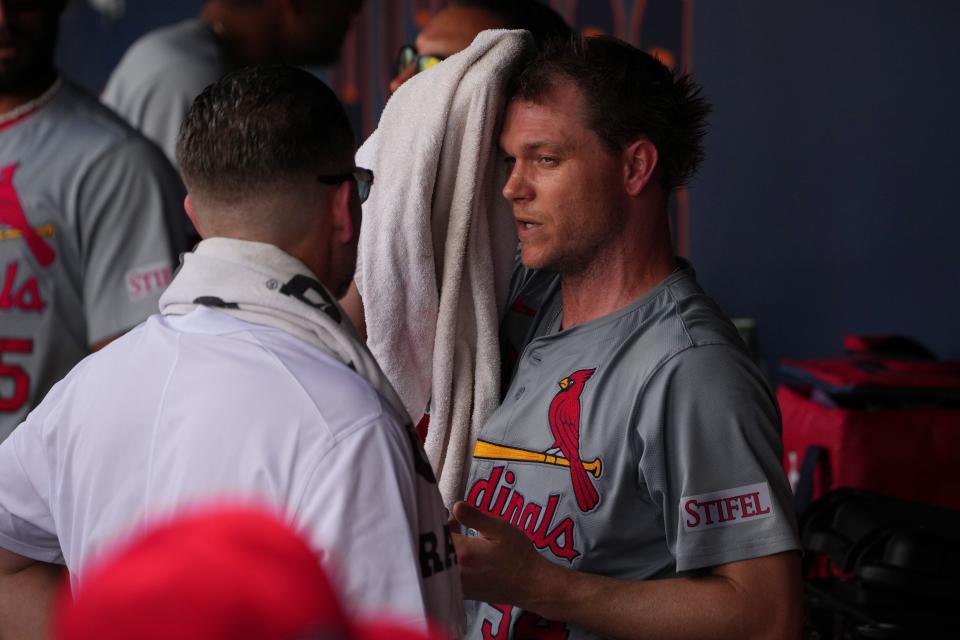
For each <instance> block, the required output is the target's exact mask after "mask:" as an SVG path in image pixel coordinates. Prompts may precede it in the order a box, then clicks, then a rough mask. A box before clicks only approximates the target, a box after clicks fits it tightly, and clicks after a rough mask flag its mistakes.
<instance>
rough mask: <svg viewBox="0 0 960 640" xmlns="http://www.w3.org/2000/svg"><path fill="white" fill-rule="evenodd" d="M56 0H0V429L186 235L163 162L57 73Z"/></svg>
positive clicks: (178, 198) (122, 309) (114, 324)
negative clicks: (13, 0) (0, 1)
mask: <svg viewBox="0 0 960 640" xmlns="http://www.w3.org/2000/svg"><path fill="white" fill-rule="evenodd" d="M62 5H63V2H61V1H60V0H34V1H31V2H18V3H12V4H7V3H5V4H4V8H3V11H2V12H0V277H2V278H3V282H2V286H0V441H2V440H3V439H4V438H6V437H7V436H8V435H9V434H10V432H11V431H12V430H13V429H14V427H15V426H16V425H17V424H19V423H20V422H21V421H22V420H23V419H24V417H25V416H26V415H27V413H28V412H29V410H30V409H31V408H32V407H33V406H34V405H36V404H37V403H38V402H39V401H40V400H41V399H42V398H43V396H44V395H45V394H46V392H47V390H48V389H50V387H51V386H53V384H54V383H55V382H57V381H58V380H59V379H60V378H61V377H62V376H63V375H64V374H65V373H66V372H67V371H69V370H70V368H71V367H72V366H73V365H74V364H76V363H77V362H78V361H79V360H80V359H81V358H83V357H84V356H85V355H86V354H88V353H89V352H90V350H91V348H92V347H96V346H97V345H99V344H101V343H103V342H105V341H107V340H109V339H111V338H113V337H115V336H117V335H118V334H120V333H122V332H124V331H125V330H127V329H129V328H130V327H132V326H134V325H136V324H137V323H139V322H140V321H141V320H143V319H144V318H146V317H147V316H148V315H150V314H151V313H154V312H156V309H157V301H158V299H159V297H160V293H161V292H162V290H163V288H164V287H165V285H166V283H167V282H168V281H169V279H170V274H171V270H172V267H173V265H174V264H175V261H176V255H177V253H178V252H179V251H181V250H182V249H183V248H184V247H182V246H180V244H179V243H180V238H182V237H185V229H184V227H185V225H186V216H185V215H183V213H182V199H183V195H184V194H183V190H182V186H181V185H180V180H179V178H178V176H177V175H176V173H175V172H174V171H173V169H172V167H170V165H169V163H167V162H166V161H165V160H164V158H163V155H162V154H161V153H160V151H159V150H158V149H156V148H155V147H154V146H153V145H151V144H150V143H148V142H147V141H146V140H144V139H143V138H142V137H141V136H139V135H137V134H136V133H135V132H134V131H132V130H131V129H130V128H129V127H128V126H126V125H125V124H124V123H122V122H121V121H120V120H119V119H118V118H117V117H116V116H115V115H113V114H112V113H110V112H109V111H108V110H107V109H106V108H104V107H103V106H101V105H100V103H99V102H98V101H97V100H96V98H94V97H92V96H89V95H87V94H85V93H84V92H83V91H81V90H80V89H79V88H77V87H75V86H74V85H72V84H70V83H69V82H67V81H66V80H63V79H60V78H58V76H57V72H56V70H55V69H54V68H53V63H52V60H53V47H54V44H55V42H56V34H57V25H58V21H59V15H60V11H61V9H62Z"/></svg>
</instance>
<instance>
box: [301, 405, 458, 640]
mask: <svg viewBox="0 0 960 640" xmlns="http://www.w3.org/2000/svg"><path fill="white" fill-rule="evenodd" d="M407 431H409V432H410V433H409V434H406V432H405V429H403V428H401V427H400V426H399V425H398V424H397V423H396V421H395V420H394V419H393V418H392V417H391V416H390V415H389V414H387V413H384V414H382V415H381V417H380V418H379V419H377V420H375V421H374V422H372V423H369V424H367V425H366V426H363V427H361V428H357V429H354V430H353V431H352V432H350V433H349V434H348V435H346V436H344V437H342V438H341V439H340V440H339V442H338V443H337V445H336V446H335V447H334V448H333V449H331V450H330V451H329V452H328V453H327V454H326V455H325V456H324V457H323V459H322V460H320V461H319V462H318V464H317V468H316V470H315V471H314V473H313V476H312V478H311V480H310V482H309V484H308V485H307V487H306V491H305V492H304V496H303V499H302V502H301V505H300V508H299V510H298V513H297V514H296V516H295V520H296V521H297V522H298V523H299V526H300V527H301V528H302V529H303V531H304V533H305V535H306V537H307V538H308V539H309V540H311V542H312V544H313V546H314V548H315V549H316V550H317V553H318V555H319V556H320V557H321V559H322V562H323V564H324V566H325V568H326V569H327V570H328V572H330V574H331V575H332V576H334V577H335V580H336V581H337V582H338V583H339V585H340V588H341V593H343V595H344V599H345V602H346V603H347V605H348V606H349V607H350V608H351V609H353V610H354V611H358V612H361V613H368V614H370V613H377V614H382V615H389V616H390V617H391V619H395V620H396V621H397V622H399V623H401V624H407V625H410V626H411V627H412V628H419V629H425V628H426V622H427V620H430V621H433V622H434V623H439V624H441V625H444V626H446V627H447V628H448V629H451V630H456V629H457V628H458V627H460V626H461V625H462V618H463V613H462V595H461V592H460V584H459V573H458V570H457V566H456V554H455V552H454V549H453V542H452V538H451V536H450V534H449V528H448V527H447V515H446V510H445V509H444V508H443V505H442V502H441V500H440V494H439V492H438V491H437V488H436V485H435V483H433V482H432V471H430V466H429V463H428V462H427V461H426V457H425V456H423V454H422V449H419V447H418V449H419V453H420V456H421V457H420V458H417V457H415V456H416V455H417V453H418V451H417V450H414V448H413V446H412V445H413V444H414V443H415V442H416V440H415V438H416V436H415V435H414V434H413V431H412V429H408V430H407ZM427 475H429V478H427Z"/></svg>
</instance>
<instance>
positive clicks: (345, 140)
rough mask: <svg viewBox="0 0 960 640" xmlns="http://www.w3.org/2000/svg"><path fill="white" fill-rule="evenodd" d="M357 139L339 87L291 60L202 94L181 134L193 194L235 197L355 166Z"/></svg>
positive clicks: (239, 75)
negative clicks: (337, 90)
mask: <svg viewBox="0 0 960 640" xmlns="http://www.w3.org/2000/svg"><path fill="white" fill-rule="evenodd" d="M355 145H356V141H355V138H354V134H353V129H352V127H351V126H350V121H349V119H348V118H347V114H346V113H345V112H344V110H343V107H342V106H341V105H340V102H339V100H337V96H336V95H335V94H334V92H333V91H332V90H331V89H330V88H329V87H328V86H327V85H325V84H324V83H323V82H322V81H321V80H319V79H318V78H316V77H315V76H313V75H311V74H309V73H307V72H306V71H303V70H301V69H297V68H294V67H290V66H286V65H261V66H254V67H247V68H244V69H240V70H238V71H234V72H232V73H229V74H227V75H226V76H224V77H223V78H222V79H221V80H219V81H218V82H215V83H214V84H212V85H210V86H209V87H207V88H206V89H204V90H203V92H202V93H201V94H200V95H199V96H197V98H196V100H194V102H193V106H191V107H190V110H189V111H188V112H187V115H186V117H185V118H184V120H183V123H182V124H181V125H180V133H179V136H178V138H177V162H178V164H179V165H180V171H181V173H182V174H183V179H184V182H185V183H186V184H187V187H188V188H189V189H190V190H191V191H201V192H204V193H207V194H210V195H215V196H218V197H219V198H221V199H224V200H227V201H232V200H236V199H237V198H239V197H242V196H243V195H247V194H251V193H257V192H261V190H262V188H263V187H265V186H268V187H269V186H276V185H278V184H282V183H283V182H285V181H289V180H291V179H294V178H297V177H299V176H300V175H302V174H308V173H322V172H332V171H343V170H346V169H348V168H349V167H351V166H352V163H353V153H354V148H355Z"/></svg>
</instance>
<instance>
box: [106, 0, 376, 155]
mask: <svg viewBox="0 0 960 640" xmlns="http://www.w3.org/2000/svg"><path fill="white" fill-rule="evenodd" d="M362 4H363V2H362V0H323V1H321V0H207V1H206V2H205V3H204V5H203V10H202V11H201V13H200V15H199V16H198V17H197V18H193V19H190V20H185V21H183V22H180V23H177V24H175V25H172V26H168V27H164V28H162V29H157V30H156V31H152V32H150V33H148V34H147V35H145V36H143V37H142V38H140V39H139V40H138V41H137V42H135V43H134V44H133V45H132V46H131V47H130V49H129V50H128V51H127V53H126V54H124V56H123V59H122V60H120V64H119V65H117V68H116V69H114V71H113V73H112V74H111V75H110V79H109V80H108V81H107V86H106V88H104V90H103V95H102V96H101V99H102V100H103V102H104V103H105V104H106V105H107V106H109V107H110V108H112V109H113V110H114V111H116V112H117V113H119V114H120V115H121V116H123V118H124V119H125V120H126V121H127V122H129V123H130V124H132V125H133V126H134V127H136V128H137V129H139V130H140V131H141V132H143V134H144V135H145V136H147V137H148V138H150V139H151V140H153V141H154V142H156V143H157V144H158V145H160V147H161V148H162V149H163V151H164V153H166V154H167V157H168V158H169V159H170V162H172V163H173V164H174V165H176V163H177V159H176V157H175V153H174V150H175V147H176V144H177V131H178V130H179V128H180V122H181V121H182V120H183V116H184V115H185V114H186V113H187V109H189V108H190V105H191V104H192V103H193V99H194V98H195V97H197V95H198V94H199V93H200V92H201V91H202V90H203V88H204V87H206V86H207V85H208V84H211V83H212V82H215V81H216V80H218V79H219V78H220V77H221V76H223V75H224V74H225V73H227V72H228V71H231V70H233V69H236V68H239V67H243V66H246V65H252V64H264V63H269V62H286V63H288V64H297V65H303V64H306V65H322V64H330V63H333V62H336V60H337V58H338V56H339V55H340V48H341V46H342V45H343V40H344V37H345V36H346V33H347V29H348V28H349V27H350V20H351V18H352V16H353V15H354V14H355V13H356V12H357V11H359V10H360V7H361V6H362Z"/></svg>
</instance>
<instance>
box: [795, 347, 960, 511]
mask: <svg viewBox="0 0 960 640" xmlns="http://www.w3.org/2000/svg"><path fill="white" fill-rule="evenodd" d="M868 340H869V339H865V338H856V339H854V338H847V341H846V344H847V346H848V350H850V349H849V347H850V345H851V344H853V343H854V342H855V341H860V342H861V343H863V342H864V341H868ZM781 371H782V373H784V375H785V376H786V377H787V378H788V379H790V381H789V382H787V383H786V384H783V385H781V386H780V388H779V389H778V390H777V400H778V401H779V403H780V410H781V413H782V416H783V450H784V460H783V462H784V468H785V469H786V470H787V473H788V476H789V477H790V478H791V481H792V483H793V484H794V485H795V492H796V498H797V509H798V511H800V512H802V511H803V510H804V508H805V507H806V505H807V504H808V503H809V502H810V501H811V500H813V499H816V498H819V497H820V496H822V495H823V494H825V493H826V492H827V491H829V490H831V489H833V488H837V487H852V488H856V489H866V490H869V491H874V492H877V493H881V494H885V495H888V496H894V497H897V498H901V499H904V500H914V501H918V502H924V503H926V504H931V505H936V506H940V507H946V508H951V509H960V363H941V362H933V361H930V360H922V361H916V360H914V361H911V360H903V359H891V358H889V357H888V356H887V355H886V354H884V357H882V358H881V357H878V356H876V355H875V354H873V353H870V352H857V353H855V354H854V355H851V356H848V357H847V358H838V359H833V360H805V361H802V360H784V361H783V366H782V368H781Z"/></svg>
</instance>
